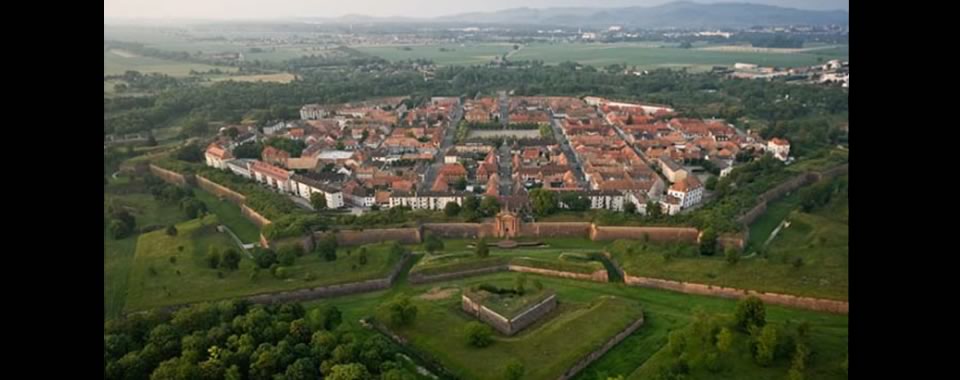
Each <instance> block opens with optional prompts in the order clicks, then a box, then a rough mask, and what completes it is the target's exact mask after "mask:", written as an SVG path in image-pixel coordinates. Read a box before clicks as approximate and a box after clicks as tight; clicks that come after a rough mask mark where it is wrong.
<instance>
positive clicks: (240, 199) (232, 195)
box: [196, 175, 247, 205]
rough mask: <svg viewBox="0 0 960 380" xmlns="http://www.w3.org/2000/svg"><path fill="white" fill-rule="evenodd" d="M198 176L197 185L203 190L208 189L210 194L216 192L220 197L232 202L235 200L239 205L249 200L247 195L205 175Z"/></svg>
mask: <svg viewBox="0 0 960 380" xmlns="http://www.w3.org/2000/svg"><path fill="white" fill-rule="evenodd" d="M196 178H197V187H199V188H201V189H203V190H206V191H207V192H208V193H210V194H214V195H216V196H218V197H222V198H226V199H228V200H229V201H230V202H233V203H235V204H238V205H242V204H243V203H244V202H245V201H246V200H247V197H245V196H243V194H240V193H238V192H236V191H233V190H230V189H229V188H227V187H226V186H223V185H220V184H219V183H216V182H213V181H211V180H209V179H207V178H206V177H204V176H201V175H198V176H196Z"/></svg>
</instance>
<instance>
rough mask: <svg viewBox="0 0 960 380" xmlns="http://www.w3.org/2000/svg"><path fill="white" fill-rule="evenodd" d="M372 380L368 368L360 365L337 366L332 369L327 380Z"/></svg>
mask: <svg viewBox="0 0 960 380" xmlns="http://www.w3.org/2000/svg"><path fill="white" fill-rule="evenodd" d="M369 378H370V372H368V371H367V367H364V366H363V364H360V363H350V364H337V365H335V366H333V367H331V368H330V374H329V375H327V377H326V379H327V380H366V379H369Z"/></svg>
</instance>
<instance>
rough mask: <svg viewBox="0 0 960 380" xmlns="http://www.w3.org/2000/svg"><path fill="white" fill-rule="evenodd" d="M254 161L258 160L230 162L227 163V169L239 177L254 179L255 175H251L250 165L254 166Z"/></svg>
mask: <svg viewBox="0 0 960 380" xmlns="http://www.w3.org/2000/svg"><path fill="white" fill-rule="evenodd" d="M254 161H256V160H251V159H248V158H237V159H234V160H230V161H227V169H229V170H230V171H231V172H233V174H236V175H238V176H241V177H244V178H250V179H253V174H251V173H250V165H252V164H253V162H254Z"/></svg>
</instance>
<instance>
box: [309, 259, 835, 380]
mask: <svg viewBox="0 0 960 380" xmlns="http://www.w3.org/2000/svg"><path fill="white" fill-rule="evenodd" d="M516 276H517V274H516V273H498V274H493V275H487V276H480V277H471V278H467V279H463V280H457V281H450V282H444V283H440V284H426V285H419V286H410V285H407V284H400V285H398V286H394V287H393V288H392V289H390V290H386V291H380V292H375V293H368V294H360V295H354V296H346V297H339V298H335V299H330V300H322V301H315V302H310V303H307V304H306V305H305V306H306V307H308V308H309V307H314V306H317V305H324V304H331V305H335V306H337V307H338V308H339V309H340V310H341V311H342V312H343V320H344V321H345V322H346V323H348V324H351V325H357V320H358V319H360V318H363V317H367V316H370V315H371V314H372V313H373V311H374V310H376V308H377V306H378V305H379V304H381V303H383V302H384V301H385V300H387V299H390V298H392V297H393V296H394V295H396V294H401V293H404V294H409V295H415V296H417V297H415V303H416V304H417V305H418V306H420V313H424V315H419V316H418V319H417V320H416V322H415V323H414V327H413V328H411V329H409V330H410V331H412V332H414V333H415V332H416V331H420V330H422V331H426V330H428V329H429V332H430V333H431V334H430V336H424V337H419V338H416V339H414V341H413V342H414V345H415V346H416V347H426V348H424V349H425V350H426V351H427V352H428V353H429V354H430V355H433V356H435V357H438V358H440V359H441V360H444V363H445V364H446V363H447V362H446V360H450V361H452V362H455V363H460V362H466V363H465V364H463V365H465V366H471V367H470V369H471V370H475V371H478V373H479V374H480V375H486V376H491V377H493V376H498V375H499V374H500V371H502V365H503V362H490V361H488V360H487V359H485V357H484V360H479V359H476V358H478V357H477V356H476V352H483V350H500V349H503V348H504V346H505V345H504V344H502V343H503V341H504V338H497V342H496V343H494V344H493V345H491V346H490V347H488V348H485V349H471V348H467V347H466V343H465V341H464V340H463V339H462V336H460V334H457V333H456V332H458V331H459V329H457V330H451V333H450V334H436V333H435V332H436V331H443V330H441V329H438V328H436V327H431V326H432V325H433V324H434V323H437V322H436V321H439V323H465V321H467V319H466V317H462V316H460V315H458V313H459V312H457V311H456V310H455V306H456V307H459V306H457V305H459V294H458V293H453V294H450V295H449V297H448V298H445V299H439V300H432V301H428V300H420V299H418V297H419V295H422V294H426V293H428V292H430V290H431V289H434V290H436V289H440V288H450V287H456V288H461V289H462V288H465V287H470V286H475V285H479V284H482V283H499V284H503V286H508V285H509V284H512V282H513V279H514V278H515V277H516ZM529 279H530V280H534V279H537V280H540V281H541V282H542V283H543V284H544V286H545V287H546V288H549V289H553V290H555V291H556V292H557V296H558V298H559V300H560V302H561V303H568V304H579V305H585V304H589V303H590V302H592V301H595V300H597V299H599V298H601V297H603V296H606V295H610V296H616V297H617V298H618V299H623V300H627V301H630V302H636V303H639V305H640V307H641V308H642V310H643V313H644V320H645V322H644V326H642V327H641V328H640V329H638V330H637V331H636V332H635V333H634V334H632V335H631V336H630V337H628V338H627V339H625V340H624V341H623V342H622V343H621V344H619V345H617V346H615V347H614V348H613V349H612V350H610V351H609V352H608V353H607V354H606V355H604V356H603V357H601V358H600V359H599V360H597V361H596V362H594V363H593V364H592V365H591V366H589V367H587V368H586V369H585V370H584V371H583V372H582V373H581V374H580V375H578V376H577V377H576V379H579V380H594V379H597V378H598V377H597V375H598V374H603V375H604V377H599V378H600V379H606V377H605V376H617V375H624V376H628V375H629V374H631V373H632V372H633V371H634V370H635V369H636V368H638V367H640V366H641V365H643V364H644V362H646V361H647V359H648V358H650V356H652V355H654V354H655V353H656V352H657V351H659V350H660V348H661V347H662V346H663V345H664V344H666V336H667V333H668V332H669V331H671V330H673V329H676V328H679V327H682V326H683V325H685V324H686V323H687V322H689V321H690V316H691V312H692V311H693V310H694V309H695V308H702V309H703V310H705V311H707V312H713V313H718V312H719V313H732V311H733V308H734V304H735V301H733V300H728V299H723V298H714V297H705V296H696V295H689V294H682V293H675V292H668V291H661V290H655V289H646V288H637V287H629V286H625V285H622V284H620V285H618V284H601V283H591V282H584V281H576V280H567V279H558V278H553V277H543V276H537V275H530V277H529ZM421 317H422V318H421ZM602 318H608V317H602ZM788 319H790V320H794V321H800V320H805V321H808V322H809V323H810V324H811V327H812V329H811V336H812V338H813V340H814V347H815V348H816V349H818V354H817V355H822V356H821V357H825V359H824V360H822V361H821V360H819V359H817V361H816V364H810V365H808V368H811V367H810V366H822V368H824V370H822V371H821V370H817V369H812V370H813V371H819V372H817V373H822V374H824V376H823V377H816V378H818V379H819V378H825V379H840V378H844V377H843V376H842V374H840V375H835V374H832V373H830V372H829V371H828V370H827V369H829V368H834V367H835V365H834V364H835V363H832V361H833V358H835V357H837V356H842V355H843V352H844V348H829V347H845V345H846V343H847V324H848V319H847V316H845V315H834V314H824V313H816V312H811V311H805V310H797V309H788V308H783V307H779V306H772V305H768V306H767V320H768V321H770V322H774V323H783V322H785V321H786V320H788ZM550 323H552V322H550ZM592 325H599V323H594V324H592ZM531 329H532V330H530V331H529V332H527V333H521V334H520V335H519V336H518V337H516V338H515V339H518V340H523V339H526V340H537V341H539V340H540V339H543V338H540V337H536V336H535V335H536V333H537V332H538V331H539V330H538V329H539V328H538V327H531ZM570 331H571V332H569V333H568V335H569V334H574V335H576V336H577V337H579V336H580V334H581V332H580V330H570ZM417 339H419V341H418V340H417ZM566 339H567V340H566V341H565V344H568V343H569V342H570V341H577V340H578V339H573V338H571V337H570V336H567V337H566ZM828 349H830V350H833V351H831V352H824V351H827V350H828ZM531 351H532V352H529V353H525V354H524V355H525V356H523V358H524V359H523V360H530V359H528V358H530V357H535V356H536V354H537V352H541V351H539V350H537V349H533V350H531ZM464 353H466V354H469V355H470V356H469V357H468V358H466V359H464V358H458V357H456V355H462V354H464ZM494 354H495V353H494V352H491V353H490V355H494ZM441 355H443V356H441ZM469 358H475V359H469ZM490 363H496V364H490ZM570 364H571V363H566V365H570ZM450 366H451V368H453V365H450ZM525 366H526V369H527V371H530V370H531V368H536V367H538V366H537V364H535V363H530V362H525ZM564 368H565V367H564ZM785 372H786V370H785V369H781V372H780V377H778V378H782V377H784V376H785ZM528 373H529V372H528ZM494 378H499V377H494ZM525 378H527V377H525ZM706 378H709V377H706ZM808 378H813V377H808Z"/></svg>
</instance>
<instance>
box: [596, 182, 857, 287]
mask: <svg viewBox="0 0 960 380" xmlns="http://www.w3.org/2000/svg"><path fill="white" fill-rule="evenodd" d="M845 202H846V200H844V201H843V204H839V203H840V202H837V204H835V205H834V206H831V207H829V211H828V210H826V209H825V210H823V211H821V212H818V213H816V214H815V215H810V214H803V213H798V212H794V213H792V214H790V216H789V217H788V220H790V221H791V223H792V224H791V225H790V227H789V228H785V229H784V230H783V231H781V232H780V235H778V236H777V238H776V239H774V240H773V242H771V244H770V246H769V247H768V252H767V254H766V255H765V256H764V255H752V256H751V254H753V252H754V251H752V250H749V251H747V252H745V253H746V254H747V255H748V256H747V257H744V258H742V259H741V260H740V262H739V263H737V264H734V265H730V264H728V263H727V262H726V261H725V260H724V258H723V255H722V254H717V255H715V256H713V257H707V256H701V255H700V254H699V253H698V250H697V248H696V247H695V246H689V245H688V246H681V245H674V244H670V245H663V244H653V243H647V244H644V243H642V242H636V241H626V240H624V241H617V242H615V243H614V244H613V245H611V246H610V248H609V252H610V253H611V254H612V255H613V257H614V259H616V260H617V261H618V262H619V263H620V265H621V266H622V267H623V269H624V270H625V271H626V272H627V274H628V275H634V276H645V277H654V278H662V279H668V280H677V281H687V282H695V283H703V284H711V285H720V286H727V287H734V288H741V289H752V290H758V291H766V292H775V293H785V294H793V295H799V296H809V297H817V298H829V299H836V300H846V299H847V294H848V289H849V288H848V277H849V272H848V266H847V259H848V237H847V236H848V233H849V229H848V226H847V224H846V222H845V220H844V218H845V217H844V216H842V215H846V212H847V211H846V210H847V208H846V203H845ZM784 207H786V205H784ZM772 208H773V210H774V212H780V211H782V210H780V205H776V204H774V205H773V206H772ZM773 219H776V217H775V216H774V217H770V218H769V219H767V220H761V223H764V224H770V223H774V222H772V220H773ZM752 234H753V232H751V235H752ZM665 254H669V256H671V257H670V258H669V259H668V258H666V257H664V256H665ZM797 258H802V260H803V264H802V265H801V266H799V267H796V266H794V264H793V263H794V260H795V259H797Z"/></svg>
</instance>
